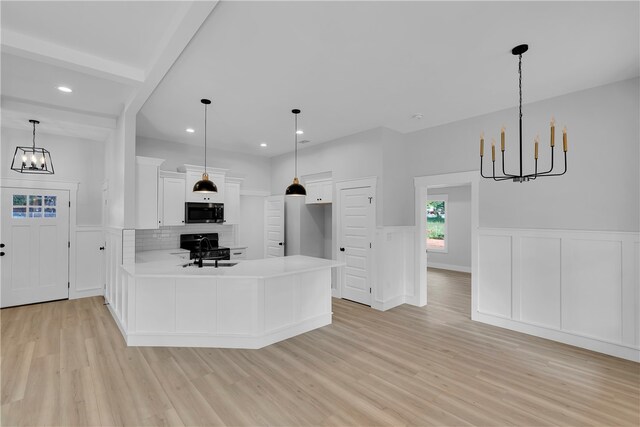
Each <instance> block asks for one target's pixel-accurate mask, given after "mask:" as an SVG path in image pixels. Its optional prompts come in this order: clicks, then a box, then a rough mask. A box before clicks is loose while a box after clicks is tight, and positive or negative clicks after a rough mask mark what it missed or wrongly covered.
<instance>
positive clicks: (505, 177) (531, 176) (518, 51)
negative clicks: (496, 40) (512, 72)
mask: <svg viewBox="0 0 640 427" xmlns="http://www.w3.org/2000/svg"><path fill="white" fill-rule="evenodd" d="M528 49H529V45H526V44H521V45H519V46H516V47H514V48H513V49H511V53H512V54H513V55H514V56H517V57H518V86H519V88H520V110H519V119H520V121H519V131H520V168H519V169H518V173H517V174H514V173H508V172H507V171H506V168H505V167H504V151H505V128H504V127H503V128H502V130H501V132H500V151H501V152H502V175H500V174H498V175H496V143H495V139H494V140H493V142H492V144H491V165H492V173H491V175H485V174H484V172H483V170H482V158H483V157H484V133H482V134H480V176H482V177H483V178H488V179H492V180H494V181H513V182H527V181H533V180H535V179H537V178H540V177H546V176H561V175H564V174H565V173H566V172H567V128H566V126H565V127H564V129H563V130H562V151H563V152H564V169H563V170H562V172H558V173H554V169H553V149H554V148H555V145H556V144H555V136H556V122H555V119H553V118H551V124H550V128H551V129H550V130H551V136H550V142H549V146H550V147H551V162H550V163H551V164H550V166H549V169H547V170H545V171H538V145H539V143H540V140H539V137H538V136H536V138H535V139H534V142H533V149H534V154H533V160H534V171H533V172H531V173H528V174H525V173H523V168H522V55H523V54H524V53H525V52H526V51H527V50H528Z"/></svg>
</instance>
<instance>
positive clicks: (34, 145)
mask: <svg viewBox="0 0 640 427" xmlns="http://www.w3.org/2000/svg"><path fill="white" fill-rule="evenodd" d="M35 152H36V122H33V153H34V154H35Z"/></svg>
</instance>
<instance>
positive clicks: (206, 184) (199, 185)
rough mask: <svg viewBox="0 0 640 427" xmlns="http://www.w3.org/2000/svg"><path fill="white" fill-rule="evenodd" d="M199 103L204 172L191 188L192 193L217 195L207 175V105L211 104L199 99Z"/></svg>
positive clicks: (215, 187)
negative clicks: (201, 118)
mask: <svg viewBox="0 0 640 427" xmlns="http://www.w3.org/2000/svg"><path fill="white" fill-rule="evenodd" d="M200 102H201V103H202V104H204V172H203V173H202V179H201V180H200V181H198V182H196V183H195V185H194V186H193V192H194V193H217V192H218V187H217V186H216V185H215V184H214V183H213V181H211V180H210V179H209V174H207V105H209V104H211V100H209V99H201V100H200Z"/></svg>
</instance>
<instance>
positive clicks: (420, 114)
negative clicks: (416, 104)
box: [411, 113, 424, 120]
mask: <svg viewBox="0 0 640 427" xmlns="http://www.w3.org/2000/svg"><path fill="white" fill-rule="evenodd" d="M423 117H424V115H423V114H422V113H415V114H414V115H413V116H411V118H412V119H416V120H420V119H421V118H423Z"/></svg>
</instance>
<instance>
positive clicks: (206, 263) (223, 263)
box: [183, 261, 238, 268]
mask: <svg viewBox="0 0 640 427" xmlns="http://www.w3.org/2000/svg"><path fill="white" fill-rule="evenodd" d="M236 264H238V263H237V262H229V261H218V265H217V266H216V263H215V262H213V261H203V262H202V266H203V267H214V268H216V267H233V266H234V265H236ZM183 267H196V268H198V263H197V262H190V263H187V264H184V265H183Z"/></svg>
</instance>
